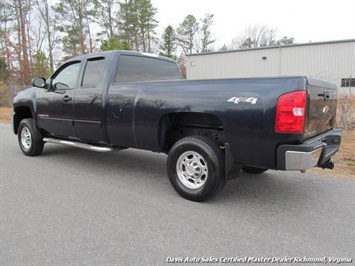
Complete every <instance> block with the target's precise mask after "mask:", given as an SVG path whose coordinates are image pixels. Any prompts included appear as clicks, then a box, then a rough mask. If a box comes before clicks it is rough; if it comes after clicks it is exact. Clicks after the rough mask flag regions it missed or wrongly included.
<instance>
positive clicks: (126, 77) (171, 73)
mask: <svg viewBox="0 0 355 266" xmlns="http://www.w3.org/2000/svg"><path fill="white" fill-rule="evenodd" d="M174 79H175V80H176V79H181V75H180V71H179V69H178V67H177V65H176V63H175V62H171V61H166V60H163V59H159V58H153V57H152V58H151V57H143V56H132V55H121V56H120V58H119V62H118V68H117V73H116V79H115V82H116V83H124V82H139V81H158V80H174Z"/></svg>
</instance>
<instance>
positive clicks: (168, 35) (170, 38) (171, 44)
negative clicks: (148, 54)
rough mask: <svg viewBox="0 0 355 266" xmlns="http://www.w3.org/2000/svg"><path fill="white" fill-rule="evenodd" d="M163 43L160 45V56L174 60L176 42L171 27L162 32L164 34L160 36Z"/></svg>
mask: <svg viewBox="0 0 355 266" xmlns="http://www.w3.org/2000/svg"><path fill="white" fill-rule="evenodd" d="M162 41H163V43H162V44H161V45H160V49H161V50H162V52H161V54H162V55H165V56H167V57H170V58H175V57H176V56H174V52H175V51H176V45H177V44H176V42H177V36H176V33H175V30H174V28H173V27H172V26H170V25H169V26H168V27H166V28H165V30H164V34H163V35H162Z"/></svg>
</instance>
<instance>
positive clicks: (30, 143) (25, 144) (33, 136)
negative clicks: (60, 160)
mask: <svg viewBox="0 0 355 266" xmlns="http://www.w3.org/2000/svg"><path fill="white" fill-rule="evenodd" d="M17 136H18V143H19V145H20V149H21V151H22V152H23V153H24V154H25V155H27V156H36V155H39V154H41V153H42V151H43V146H44V143H43V140H42V135H41V133H40V132H39V130H38V129H37V128H36V126H35V124H34V122H33V119H32V118H28V119H23V120H22V121H21V122H20V125H19V127H18V132H17Z"/></svg>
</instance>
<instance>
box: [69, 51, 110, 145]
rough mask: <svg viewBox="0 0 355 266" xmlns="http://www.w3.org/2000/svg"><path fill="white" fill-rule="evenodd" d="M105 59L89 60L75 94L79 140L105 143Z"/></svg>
mask: <svg viewBox="0 0 355 266" xmlns="http://www.w3.org/2000/svg"><path fill="white" fill-rule="evenodd" d="M105 63H106V59H105V57H102V56H99V57H97V56H96V57H93V58H88V59H87V60H86V63H85V67H84V69H83V71H82V72H83V74H82V75H81V76H82V79H81V81H80V84H79V87H78V88H77V90H76V92H75V100H74V127H75V132H76V136H77V137H78V138H79V139H82V140H86V141H93V142H103V141H104V138H103V132H102V123H103V121H104V112H103V110H104V108H103V100H102V99H103V88H104V84H105V80H106V76H105V71H104V69H105Z"/></svg>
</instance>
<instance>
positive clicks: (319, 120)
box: [304, 79, 338, 138]
mask: <svg viewBox="0 0 355 266" xmlns="http://www.w3.org/2000/svg"><path fill="white" fill-rule="evenodd" d="M307 91H308V95H309V102H308V106H309V107H308V116H307V121H306V125H305V132H304V137H305V138H310V137H312V136H315V135H319V134H321V133H323V132H325V131H328V130H330V129H331V128H333V123H334V122H335V116H336V108H337V99H338V96H337V88H336V86H335V85H333V84H331V83H328V82H323V81H320V80H314V79H308V80H307Z"/></svg>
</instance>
